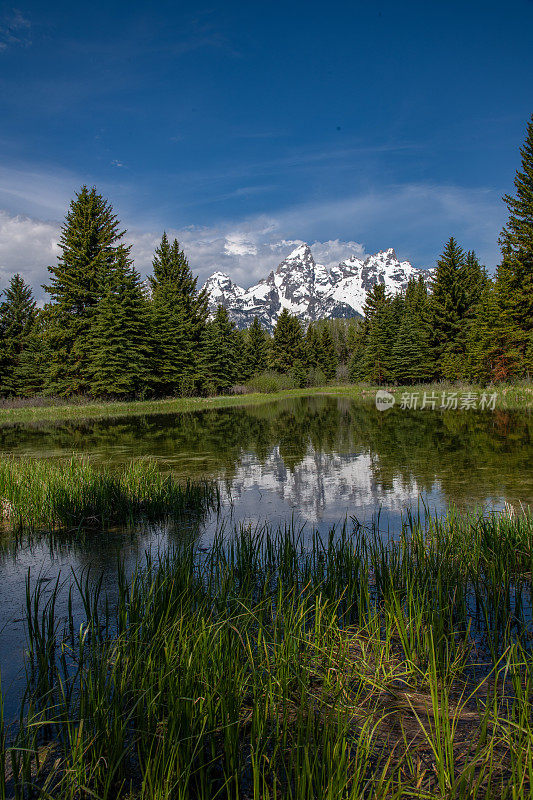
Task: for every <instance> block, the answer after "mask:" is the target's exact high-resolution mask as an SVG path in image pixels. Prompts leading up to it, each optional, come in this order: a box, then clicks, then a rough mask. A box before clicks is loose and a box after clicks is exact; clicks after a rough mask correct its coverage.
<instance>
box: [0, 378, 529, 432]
mask: <svg viewBox="0 0 533 800" xmlns="http://www.w3.org/2000/svg"><path fill="white" fill-rule="evenodd" d="M378 388H379V387H374V386H370V385H369V384H341V385H328V386H318V387H316V386H315V387H308V388H303V389H285V390H283V391H279V392H271V393H263V392H253V393H250V394H233V395H224V396H219V397H191V398H184V397H172V398H167V399H164V400H137V401H130V402H126V401H124V402H121V401H102V402H97V401H94V402H91V401H88V402H84V403H80V402H77V401H76V402H74V401H72V402H71V403H69V401H63V402H61V404H58V405H53V404H50V405H49V404H47V403H45V404H42V405H37V404H36V405H32V404H31V402H32V401H31V400H29V401H24V404H22V405H21V404H20V401H19V402H17V401H8V400H4V401H3V404H2V405H0V424H6V423H18V422H38V421H41V420H42V421H46V420H48V421H54V420H57V421H62V420H69V419H80V420H82V419H102V418H106V417H107V418H112V417H123V416H132V415H145V414H173V413H179V412H187V411H199V410H201V409H204V408H226V407H232V406H233V407H234V406H247V405H258V404H260V403H269V402H274V401H276V400H284V399H287V398H291V397H313V396H317V395H331V396H336V397H348V398H352V399H354V400H359V401H364V402H369V403H373V402H374V397H375V394H376V391H377V389H378ZM387 388H388V390H389V391H390V392H391V393H392V394H394V395H395V397H396V398H397V402H400V401H401V395H402V394H403V393H404V392H408V393H409V394H411V393H415V394H416V393H418V394H419V395H420V397H419V402H418V405H419V406H420V404H421V402H422V398H423V394H424V392H426V393H428V394H431V393H433V392H434V393H435V395H436V396H437V404H436V405H437V408H438V407H439V405H440V401H441V396H442V393H443V392H446V393H449V392H458V393H459V398H460V397H461V395H462V394H465V393H467V392H474V393H476V394H477V395H478V397H481V395H482V394H483V393H486V394H488V395H491V394H493V393H495V394H496V408H497V409H508V410H522V409H523V410H531V409H532V408H533V385H532V384H531V383H520V384H516V385H513V384H509V385H498V386H494V387H488V388H486V387H485V388H484V387H481V386H475V385H472V384H463V383H461V384H450V383H438V384H425V385H421V386H403V387H402V386H395V387H387Z"/></svg>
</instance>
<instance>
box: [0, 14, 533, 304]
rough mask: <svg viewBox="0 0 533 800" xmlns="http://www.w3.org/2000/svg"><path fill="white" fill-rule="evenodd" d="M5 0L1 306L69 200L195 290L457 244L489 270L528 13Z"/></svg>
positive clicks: (47, 244) (524, 62)
mask: <svg viewBox="0 0 533 800" xmlns="http://www.w3.org/2000/svg"><path fill="white" fill-rule="evenodd" d="M16 2H17V4H16V5H15V6H13V5H12V4H9V3H8V4H3V3H1V2H0V98H1V108H2V113H1V117H0V149H1V150H0V151H1V157H0V288H1V287H2V286H3V285H4V284H5V281H6V280H7V276H9V275H10V274H11V273H12V272H14V271H15V270H20V271H22V272H23V273H24V274H25V275H26V277H27V278H28V280H30V281H31V282H32V283H33V285H34V286H38V285H39V283H40V282H41V281H42V280H44V279H45V274H46V265H47V264H48V263H50V262H51V260H52V259H53V258H54V254H55V252H56V250H55V241H56V239H57V230H58V227H59V225H60V223H61V220H62V218H63V216H64V213H65V210H66V206H67V204H68V202H69V199H70V198H71V197H72V195H73V193H74V191H76V189H78V188H79V186H80V185H81V184H82V183H85V182H86V183H89V184H95V185H96V186H97V187H98V188H99V189H100V190H101V191H102V192H104V193H105V194H106V196H108V197H109V198H110V200H111V201H112V203H113V205H114V207H115V210H116V211H117V213H118V214H119V216H120V218H121V220H122V221H123V223H124V225H125V227H127V228H128V231H129V238H130V241H131V242H132V243H133V247H134V253H135V256H136V263H137V265H138V266H139V268H140V269H141V271H143V272H144V271H146V269H147V268H148V266H149V262H150V254H151V251H152V248H153V245H154V243H155V241H156V240H157V238H158V237H159V236H160V234H161V232H162V230H163V229H164V228H166V229H167V230H168V231H170V232H171V233H173V234H175V235H177V236H178V238H180V240H181V241H182V242H183V244H184V246H185V248H186V250H187V252H188V254H189V256H190V261H191V264H192V266H193V267H194V269H195V271H197V272H199V274H200V278H201V279H202V280H203V279H204V278H205V277H207V275H208V274H209V273H210V272H211V271H213V270H214V269H216V268H221V269H223V270H225V271H226V272H228V273H229V274H230V275H231V276H232V277H233V278H234V279H236V280H238V281H240V282H241V283H243V284H250V283H252V282H253V281H254V280H255V279H256V278H258V277H261V276H262V275H263V274H264V273H265V272H266V271H267V269H270V268H271V267H272V266H274V265H275V263H277V262H278V261H279V260H280V259H281V257H283V256H284V255H286V253H287V252H288V250H290V248H291V246H292V243H293V242H299V241H308V242H310V243H313V242H314V243H316V244H315V254H316V255H317V257H319V258H320V259H321V260H323V261H326V262H327V263H330V262H333V261H335V260H338V259H340V257H343V256H345V255H348V253H350V252H358V253H362V252H374V251H376V250H378V249H383V248H386V247H389V246H392V247H395V249H396V251H397V253H398V255H399V256H400V257H401V258H405V259H409V260H411V261H412V263H413V264H415V265H416V266H430V265H432V264H433V263H434V261H435V258H436V257H437V256H438V254H439V252H440V251H441V249H442V245H443V242H444V241H445V239H446V238H447V237H449V236H450V235H455V236H456V237H457V238H458V239H459V241H460V242H461V243H462V244H463V245H464V247H465V248H472V247H473V248H475V249H476V250H477V251H478V252H479V254H480V255H481V257H482V259H483V260H484V261H485V263H486V264H487V265H488V266H489V267H490V268H492V267H494V266H495V265H496V264H497V261H498V245H497V239H498V233H499V230H500V228H501V226H502V224H503V223H504V222H505V212H506V210H505V206H504V205H503V203H502V202H501V195H502V194H503V193H504V192H507V191H510V190H512V182H513V177H514V172H515V170H516V168H517V166H518V164H519V153H518V147H519V145H520V144H521V143H522V141H523V138H524V132H525V125H526V122H527V120H528V118H529V116H530V114H531V112H533V90H532V89H533V47H532V44H531V41H532V31H533V2H531V0H508V2H506V3H502V2H501V1H500V2H490V0H489V1H488V2H487V1H486V2H477V0H472V1H470V0H466V2H465V0H463V2H455V0H447V1H446V2H427V1H426V2H409V0H404V2H402V3H399V2H389V0H384V1H383V2H357V0H352V2H350V3H348V2H342V3H339V2H335V0H332V1H331V2H329V3H312V2H311V3H309V2H308V3H304V2H292V3H281V2H262V1H260V2H252V3H244V2H239V3H236V2H224V3H222V2H211V3H206V4H202V3H196V4H191V3H179V2H178V3H176V2H174V3H171V2H158V3H156V4H154V5H152V4H150V3H131V2H130V3H126V2H105V3H101V2H94V3H92V4H74V3H72V2H69V3H64V2H55V3H53V4H49V3H46V4H45V3H24V2H22V0H20V1H19V0H16Z"/></svg>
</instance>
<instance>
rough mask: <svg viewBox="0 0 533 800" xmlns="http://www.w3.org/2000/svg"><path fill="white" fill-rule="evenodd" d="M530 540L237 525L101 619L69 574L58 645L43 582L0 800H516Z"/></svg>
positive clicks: (526, 739)
mask: <svg viewBox="0 0 533 800" xmlns="http://www.w3.org/2000/svg"><path fill="white" fill-rule="evenodd" d="M532 534H533V519H532V518H531V516H530V515H529V514H528V513H524V514H523V516H521V517H517V516H512V515H509V514H503V515H494V516H492V517H489V518H483V517H481V516H479V515H468V516H465V515H462V514H459V513H458V512H457V511H455V510H453V509H451V510H450V513H449V514H448V515H447V516H446V517H444V518H441V519H439V520H431V519H423V520H422V519H420V518H418V517H417V518H415V517H412V516H411V517H409V516H407V517H406V518H405V520H404V527H403V530H402V534H401V536H399V538H396V539H392V538H390V539H388V538H387V537H385V536H384V535H383V533H382V532H380V531H378V530H377V529H376V528H373V529H370V530H368V529H364V528H362V527H361V526H359V525H357V524H355V525H354V527H353V529H349V528H348V526H347V525H345V526H344V527H343V528H341V529H339V530H332V531H331V532H330V534H329V536H327V537H320V536H319V535H318V534H315V535H314V537H313V538H312V541H311V542H309V540H307V541H304V540H303V537H302V531H301V530H297V529H295V528H293V527H286V528H283V529H280V530H275V529H271V528H269V527H265V528H256V529H250V528H244V527H240V528H238V529H236V530H234V531H233V533H232V536H230V537H224V536H223V535H222V534H220V535H219V536H218V537H217V538H216V540H215V542H214V543H213V546H212V547H211V548H210V549H209V551H208V552H204V551H203V549H199V548H197V546H195V545H194V544H190V543H189V544H184V545H183V547H181V548H178V549H176V550H174V551H172V552H168V553H165V554H162V555H159V556H158V557H154V556H150V555H147V556H146V560H145V561H144V562H143V563H142V564H139V565H138V567H137V568H136V570H135V571H134V573H133V574H132V575H131V576H130V577H127V576H126V574H125V572H124V570H123V569H120V570H119V573H118V578H117V598H116V601H114V602H113V604H111V603H109V602H106V599H105V596H104V593H103V591H102V583H101V581H99V580H96V581H91V580H90V579H89V576H88V575H87V574H86V573H85V574H84V575H79V576H75V581H74V584H73V586H72V587H71V588H70V589H69V591H70V593H72V592H78V593H79V594H80V595H81V599H82V601H83V602H82V605H83V608H84V618H83V619H82V620H80V619H74V617H73V613H72V608H73V607H74V606H75V604H73V603H72V601H71V599H70V600H69V602H68V615H67V616H68V618H67V620H66V623H65V624H64V626H63V627H62V626H61V625H60V624H59V619H58V615H57V612H56V607H57V603H56V598H57V596H58V594H59V593H60V592H61V587H60V585H59V584H58V585H56V587H55V589H54V591H53V592H52V593H51V595H50V596H49V597H47V599H46V600H45V599H44V598H43V597H42V595H41V593H40V590H39V589H36V590H35V591H34V592H33V593H32V592H30V591H29V590H28V595H27V613H26V625H27V634H28V663H27V690H26V696H25V701H24V706H23V708H21V713H20V720H19V723H18V725H17V726H16V729H15V730H13V731H12V732H11V734H10V738H9V741H8V742H7V741H5V740H2V738H1V736H0V748H3V752H2V753H0V757H1V758H2V762H1V763H4V764H5V763H7V762H9V763H10V764H12V766H11V769H10V773H9V776H6V777H4V786H6V787H7V788H6V789H5V790H4V793H6V792H9V793H10V794H9V795H8V796H12V797H15V798H17V800H18V799H19V798H21V799H22V798H25V797H29V796H32V797H40V798H49V797H53V798H55V799H56V800H67V798H69V800H74V799H76V800H77V798H89V797H92V798H94V797H97V798H106V799H107V798H109V799H110V798H124V800H125V799H126V798H130V799H131V798H139V799H140V798H143V800H144V798H146V800H147V799H148V798H150V800H152V798H161V800H162V799H163V798H165V800H171V798H172V799H174V798H180V799H181V800H185V798H187V799H188V798H194V799H198V800H207V798H209V800H211V798H225V800H230V798H231V800H233V799H234V798H243V800H245V799H246V798H254V800H259V799H260V798H261V800H263V798H264V799H266V798H271V799H273V798H279V799H281V798H291V799H292V798H293V799H294V800H304V799H305V800H312V799H314V798H316V800H318V799H319V798H320V800H322V798H327V799H328V800H344V799H346V800H359V799H361V798H372V800H384V799H385V798H397V800H400V798H426V799H429V798H433V799H434V800H437V798H438V800H444V798H450V799H451V798H454V800H467V798H468V799H469V800H470V799H471V798H477V799H479V800H481V798H483V799H484V800H489V798H509V800H511V798H512V800H522V799H523V800H525V798H530V797H531V791H532V785H533V781H532V779H533V724H532V715H531V692H532V690H533V658H532V654H531V570H530V565H531V557H532V552H533V551H532V542H533V538H532ZM0 708H1V707H0ZM0 719H1V718H0ZM0 731H1V727H0ZM1 781H2V778H1V773H0V789H1V787H2V782H1ZM32 793H33V794H32ZM0 797H2V795H1V794H0Z"/></svg>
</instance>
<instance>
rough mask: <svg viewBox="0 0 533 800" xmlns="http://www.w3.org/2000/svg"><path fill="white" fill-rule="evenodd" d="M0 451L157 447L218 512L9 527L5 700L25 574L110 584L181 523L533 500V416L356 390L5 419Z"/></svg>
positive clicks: (394, 519)
mask: <svg viewBox="0 0 533 800" xmlns="http://www.w3.org/2000/svg"><path fill="white" fill-rule="evenodd" d="M0 451H2V452H8V453H15V454H29V455H32V456H35V457H44V458H52V459H54V458H61V457H65V456H70V455H72V454H73V453H82V454H85V455H87V456H89V457H90V458H91V459H92V460H93V461H94V462H95V463H96V464H111V465H117V466H119V465H121V464H123V463H124V462H126V461H128V460H129V459H131V458H137V457H141V456H150V457H153V458H155V459H157V460H158V462H159V464H160V465H161V469H162V470H169V471H172V472H173V473H175V474H176V475H178V476H182V477H196V476H198V477H211V478H214V479H216V480H217V481H218V482H219V485H220V488H221V491H222V497H223V507H222V513H221V515H220V517H218V518H217V516H216V515H215V514H207V515H205V516H204V517H203V518H199V519H192V520H187V521H186V522H184V523H183V524H180V525H173V526H170V527H166V528H152V529H146V528H137V529H135V530H131V531H121V532H114V533H111V534H109V533H106V534H105V535H91V536H88V537H87V538H86V539H85V540H83V541H78V542H76V543H75V544H68V543H66V542H63V543H61V542H54V543H50V541H49V539H46V540H44V541H43V540H40V541H39V540H37V541H35V540H34V541H28V540H23V541H22V542H19V543H17V544H16V545H15V544H14V543H13V542H12V541H11V540H10V539H9V537H6V536H4V537H2V536H1V535H0V670H1V674H2V682H3V688H4V692H5V693H7V709H6V710H7V712H8V714H9V713H14V711H15V708H16V702H17V698H18V695H19V690H18V687H20V686H21V685H22V680H21V677H20V675H21V667H22V662H23V652H24V646H25V641H24V632H23V626H22V622H21V617H22V615H23V610H24V598H25V578H26V575H27V573H28V569H29V568H31V575H32V578H31V582H32V585H33V584H34V583H35V581H36V580H41V581H43V582H44V585H45V587H48V586H51V580H50V579H52V580H53V579H55V577H56V576H57V575H58V574H60V575H61V576H62V578H64V579H66V580H67V581H68V577H69V571H70V569H71V568H74V569H76V570H80V569H91V572H92V574H94V575H100V574H102V573H103V574H104V580H105V584H106V586H107V587H108V588H109V591H111V592H112V587H113V582H114V576H115V572H116V564H117V560H118V559H119V558H122V559H124V560H125V562H126V565H127V566H128V567H130V568H131V567H132V566H133V564H135V562H136V561H137V560H138V559H140V558H141V559H142V557H143V554H144V552H145V551H146V550H148V549H151V548H152V549H153V548H165V547H168V546H169V544H171V543H172V542H173V541H177V540H179V539H180V538H182V537H183V536H184V535H188V536H190V535H192V536H195V537H197V536H202V537H204V539H205V543H206V544H208V542H209V539H210V538H211V536H212V535H213V532H214V531H215V530H216V528H217V526H218V525H220V524H223V523H224V524H226V525H227V524H230V523H233V522H241V521H246V522H252V523H262V522H266V521H267V522H270V523H274V524H275V523H279V522H286V521H291V520H293V519H294V520H295V521H296V522H297V524H300V525H305V526H306V529H308V530H310V529H311V528H314V527H317V528H319V529H321V530H324V531H326V530H328V529H329V528H330V527H331V525H333V524H335V523H339V522H342V521H344V520H345V519H346V518H348V519H349V518H350V517H351V516H355V517H357V518H358V519H359V520H361V521H366V522H369V521H370V520H371V519H372V517H373V516H374V515H375V514H376V513H377V512H378V510H380V511H381V517H380V525H382V526H383V527H389V528H390V529H393V530H394V529H395V528H397V527H398V526H399V524H400V515H401V511H402V509H405V508H406V507H415V508H416V507H417V505H418V503H419V502H420V501H421V500H422V501H423V502H424V503H425V504H426V505H427V507H428V508H429V510H430V511H432V512H439V511H442V510H443V509H444V508H445V507H446V506H447V505H448V504H450V503H454V504H456V505H459V506H461V507H466V508H469V507H473V506H482V507H484V508H485V509H486V510H487V512H490V510H491V509H494V508H496V509H497V508H501V507H502V505H503V504H504V503H505V502H510V503H513V504H519V503H524V504H532V505H533V416H532V415H531V414H527V413H524V412H521V413H510V412H502V411H496V412H487V413H477V412H464V411H463V412H460V411H448V412H431V411H415V412H409V411H401V410H400V409H397V408H395V409H391V410H389V411H387V412H385V413H382V412H378V411H377V410H376V409H375V408H374V407H373V406H370V405H361V404H356V403H353V402H351V401H349V400H347V399H334V398H312V399H296V400H291V401H284V402H281V403H271V404H265V405H262V406H258V407H251V408H244V409H220V410H209V411H202V412H196V413H189V414H173V415H165V416H162V415H158V416H151V417H136V418H126V419H118V420H106V421H98V422H85V423H78V422H68V423H63V424H59V425H52V424H48V423H45V424H35V425H13V426H6V427H0Z"/></svg>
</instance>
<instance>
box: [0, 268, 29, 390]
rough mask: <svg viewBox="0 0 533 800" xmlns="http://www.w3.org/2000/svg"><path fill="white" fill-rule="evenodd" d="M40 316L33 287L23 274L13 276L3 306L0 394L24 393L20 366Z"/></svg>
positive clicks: (1, 308) (1, 318)
mask: <svg viewBox="0 0 533 800" xmlns="http://www.w3.org/2000/svg"><path fill="white" fill-rule="evenodd" d="M36 317H37V311H36V306H35V300H34V298H33V292H32V290H31V288H30V287H29V286H28V285H27V284H26V283H25V282H24V280H23V278H22V277H21V276H20V275H18V274H17V275H14V276H13V277H12V278H11V282H10V284H9V286H8V288H7V289H6V290H5V292H4V301H3V302H2V303H1V304H0V331H1V334H2V354H1V373H0V391H1V393H2V394H4V395H19V394H21V389H22V387H21V385H20V383H19V380H20V379H19V375H18V372H17V367H18V365H19V363H20V359H21V357H22V353H23V352H24V350H25V348H26V346H27V343H28V340H29V337H30V336H31V333H32V330H33V326H34V324H35V320H36Z"/></svg>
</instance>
